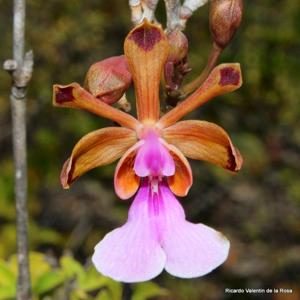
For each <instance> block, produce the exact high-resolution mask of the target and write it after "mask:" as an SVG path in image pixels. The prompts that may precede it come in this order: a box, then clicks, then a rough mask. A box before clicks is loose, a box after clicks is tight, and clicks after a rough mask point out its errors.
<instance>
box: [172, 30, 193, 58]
mask: <svg viewBox="0 0 300 300" xmlns="http://www.w3.org/2000/svg"><path fill="white" fill-rule="evenodd" d="M167 39H168V42H169V45H170V52H169V57H168V59H167V61H172V62H174V63H178V62H180V61H182V60H183V59H184V58H185V57H186V56H187V53H188V48H189V43H188V39H187V38H186V36H185V35H184V33H183V32H182V31H180V30H178V29H175V30H173V31H171V32H170V33H168V35H167Z"/></svg>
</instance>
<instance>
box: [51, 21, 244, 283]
mask: <svg viewBox="0 0 300 300" xmlns="http://www.w3.org/2000/svg"><path fill="white" fill-rule="evenodd" d="M124 49H125V56H126V59H127V62H128V65H129V68H130V72H131V74H132V78H133V81H134V86H135V92H136V103H137V117H138V118H137V119H136V118H134V117H133V116H131V115H129V114H127V113H124V112H122V111H120V110H118V109H116V108H114V107H112V106H110V105H108V104H106V103H104V102H103V101H101V100H99V99H97V98H96V97H95V96H93V95H92V94H90V93H89V92H87V91H86V90H84V89H83V88H82V87H81V86H80V85H79V84H77V83H72V84H70V85H66V86H62V85H54V96H53V102H54V105H56V106H61V107H73V108H80V109H84V110H88V111H91V112H93V113H95V114H97V115H99V116H102V117H105V118H108V119H111V120H113V121H115V122H117V123H118V124H120V125H121V126H122V127H107V128H103V129H100V130H96V131H94V132H91V133H89V134H87V135H86V136H84V137H83V138H82V139H81V140H80V141H79V142H78V143H77V144H76V145H75V147H74V149H73V151H72V154H71V156H70V158H69V159H68V160H67V161H66V162H65V164H64V166H63V169H62V173H61V182H62V185H63V187H64V188H68V187H69V185H70V184H71V183H72V182H73V181H74V180H76V179H77V178H78V177H79V176H81V175H82V174H83V173H85V172H87V171H88V170H90V169H92V168H95V167H98V166H103V165H107V164H110V163H112V162H113V161H115V160H117V159H118V158H121V159H120V161H119V163H118V165H117V168H116V171H115V179H114V182H115V190H116V193H117V195H118V196H119V197H120V198H122V199H128V198H130V197H132V196H133V195H134V194H135V193H136V192H137V190H138V189H139V190H138V192H137V194H136V196H135V199H134V201H133V203H132V205H131V208H130V210H129V216H128V220H127V222H126V224H125V225H123V226H122V227H120V228H117V229H115V230H113V231H112V232H110V233H109V234H107V235H106V236H105V237H104V239H103V240H102V241H101V242H100V243H99V244H98V245H97V246H96V247H95V253H94V255H93V258H92V260H93V262H94V264H95V266H96V268H97V269H98V270H99V272H101V273H102V274H104V275H106V276H109V277H111V278H113V279H115V280H119V281H123V282H139V281H145V280H149V279H151V278H153V277H155V276H157V275H158V274H160V273H161V272H162V270H163V269H165V270H166V271H167V272H169V273H170V274H173V275H174V276H178V277H182V278H191V277H197V276H202V275H204V274H207V273H208V272H210V271H212V270H213V269H215V268H216V267H218V266H219V265H220V264H222V263H223V262H224V261H225V260H226V258H227V255H228V251H229V241H228V240H227V239H226V238H225V237H224V236H223V235H221V234H220V233H219V232H217V231H215V230H213V229H212V228H209V227H207V226H205V225H203V224H192V223H190V222H188V221H186V220H185V214H184V211H183V208H182V207H181V205H180V203H179V202H178V200H177V199H176V198H175V196H174V194H175V195H177V196H185V195H186V194H187V193H188V190H189V188H190V187H191V185H192V181H193V179H192V172H191V168H190V165H189V163H188V161H187V159H186V158H185V156H186V157H188V158H192V159H198V160H206V161H209V162H212V163H214V164H217V165H219V166H221V167H223V168H225V169H228V170H230V171H238V170H239V169H240V168H241V165H242V158H241V155H240V154H239V151H238V150H237V149H236V148H235V147H234V146H233V144H232V142H231V140H230V138H229V136H228V135H227V133H226V132H225V131H224V130H223V129H222V128H221V127H219V126H217V125H215V124H213V123H209V122H205V121H194V120H193V121H191V120H189V121H180V122H178V121H179V120H180V119H181V118H182V117H184V116H185V115H186V114H188V113H189V112H191V111H193V110H194V109H196V108H197V107H199V106H200V105H202V104H203V103H205V102H207V101H209V100H210V99H212V98H213V97H216V96H218V95H222V94H224V93H227V92H231V91H234V90H236V89H237V88H239V87H240V86H241V84H242V79H241V72H240V67H239V64H221V65H219V66H217V67H216V68H215V69H213V70H212V72H211V73H210V75H209V76H208V78H207V79H206V81H205V82H204V83H203V84H202V85H201V86H200V87H199V88H198V89H197V90H196V91H195V92H194V93H193V94H192V95H190V96H189V97H188V98H187V99H185V100H184V101H182V102H181V103H180V104H178V105H177V106H176V107H175V108H173V109H172V110H171V111H169V112H168V113H166V114H165V115H163V116H162V117H161V118H159V113H160V105H159V84H160V77H161V73H162V70H163V67H164V64H165V62H166V59H167V57H168V51H169V45H168V42H167V39H166V36H165V34H164V32H163V31H162V30H161V28H160V27H159V26H156V25H153V24H150V23H149V22H147V21H145V22H144V23H143V24H141V25H139V26H137V27H135V28H134V29H133V30H132V31H131V32H130V33H129V34H128V36H127V38H126V40H125V45H124Z"/></svg>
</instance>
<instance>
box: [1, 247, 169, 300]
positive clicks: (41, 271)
mask: <svg viewBox="0 0 300 300" xmlns="http://www.w3.org/2000/svg"><path fill="white" fill-rule="evenodd" d="M29 261H30V276H31V284H32V297H33V300H35V299H70V300H92V299H96V300H106V299H107V300H119V299H121V297H122V289H123V287H122V284H121V283H118V282H115V281H113V280H111V279H109V278H107V277H104V276H101V275H99V273H98V272H97V271H96V269H95V268H94V267H93V266H92V265H89V266H87V267H83V266H82V265H81V264H80V263H79V262H78V261H76V260H75V259H74V258H72V257H71V256H66V255H65V256H62V257H61V258H60V260H59V262H57V261H56V260H55V259H54V258H52V259H51V258H49V257H47V256H45V255H43V254H41V253H38V252H31V253H30V257H29ZM16 281H17V261H16V256H14V255H13V256H11V257H10V258H9V260H8V261H4V260H0V300H10V299H15V295H16ZM167 294H168V292H167V291H166V290H165V289H163V288H160V287H159V286H157V285H156V284H154V283H151V282H148V283H141V284H137V285H135V287H134V288H133V294H132V299H133V300H147V299H149V297H155V296H160V295H167ZM49 297H51V298H49Z"/></svg>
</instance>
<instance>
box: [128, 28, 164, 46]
mask: <svg viewBox="0 0 300 300" xmlns="http://www.w3.org/2000/svg"><path fill="white" fill-rule="evenodd" d="M161 38H162V36H161V32H160V31H159V30H158V29H157V28H155V27H146V26H145V27H140V28H137V29H136V30H134V31H133V32H132V33H131V35H130V37H129V39H130V40H133V41H134V42H135V43H136V44H137V45H138V46H139V47H140V48H142V49H144V50H145V51H150V50H152V49H153V47H154V46H155V44H157V43H158V42H159V41H160V40H161Z"/></svg>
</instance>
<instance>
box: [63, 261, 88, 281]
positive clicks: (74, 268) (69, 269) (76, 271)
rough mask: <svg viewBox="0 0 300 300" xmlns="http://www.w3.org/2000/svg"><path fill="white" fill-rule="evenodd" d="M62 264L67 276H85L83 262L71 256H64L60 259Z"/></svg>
mask: <svg viewBox="0 0 300 300" xmlns="http://www.w3.org/2000/svg"><path fill="white" fill-rule="evenodd" d="M60 265H61V267H62V271H63V272H64V273H65V275H66V277H67V278H73V277H74V276H77V277H78V278H83V277H84V276H85V272H84V269H83V267H82V266H81V264H80V263H79V262H78V261H76V260H75V259H74V258H73V257H71V256H63V257H62V258H61V259H60Z"/></svg>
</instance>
